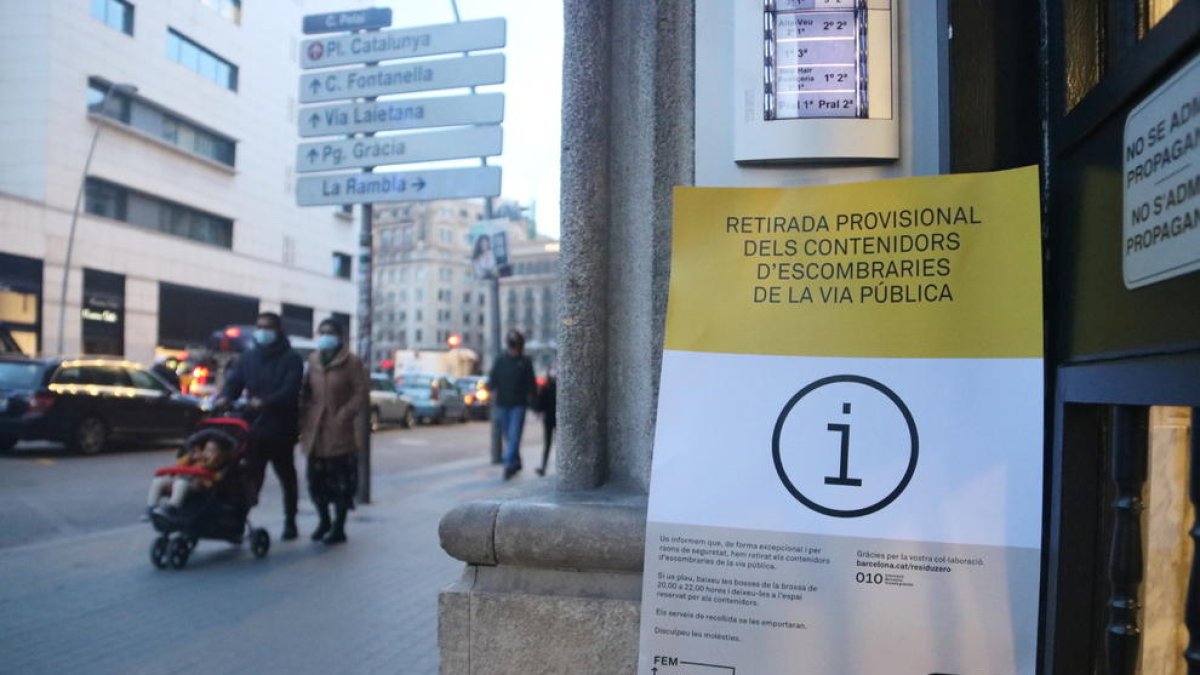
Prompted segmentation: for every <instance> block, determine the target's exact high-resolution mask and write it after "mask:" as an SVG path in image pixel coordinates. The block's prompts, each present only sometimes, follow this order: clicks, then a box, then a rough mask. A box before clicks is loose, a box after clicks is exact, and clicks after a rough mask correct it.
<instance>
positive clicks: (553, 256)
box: [372, 200, 558, 365]
mask: <svg viewBox="0 0 1200 675" xmlns="http://www.w3.org/2000/svg"><path fill="white" fill-rule="evenodd" d="M485 214H486V207H485V204H484V202H483V201H482V200H446V201H436V202H409V203H403V204H378V205H376V207H375V208H374V237H373V242H374V258H373V261H374V278H373V280H372V289H373V293H374V296H373V314H372V330H373V335H372V350H373V351H374V354H373V357H374V358H373V360H374V362H375V364H377V365H378V364H380V363H381V362H382V361H385V360H387V359H390V358H391V357H392V355H393V354H394V353H395V352H396V350H400V349H413V350H442V349H447V348H448V342H449V340H450V338H451V336H458V337H459V338H460V339H461V342H460V345H459V346H461V347H463V348H466V349H470V350H472V351H474V352H476V353H477V354H479V355H481V356H482V355H486V354H489V353H491V349H492V347H491V345H490V339H491V338H490V335H491V332H490V326H491V321H492V320H491V314H490V312H491V310H490V308H489V307H488V294H489V293H488V286H487V282H486V281H484V280H480V279H477V278H476V277H475V275H474V273H473V271H472V269H471V259H470V258H471V228H472V227H473V226H474V225H476V224H477V223H479V222H480V221H482V220H484V219H485ZM522 214H523V211H522V210H521V209H520V208H519V207H518V206H517V205H515V204H511V203H501V204H498V205H497V206H496V208H495V214H494V215H496V217H498V218H509V222H510V225H509V233H508V234H509V237H508V240H509V242H510V248H511V251H510V263H511V266H512V269H513V276H511V277H506V278H504V279H503V280H502V281H501V293H500V315H501V317H502V318H501V327H502V328H504V329H505V330H507V329H509V328H517V329H519V330H521V331H522V332H523V333H525V334H526V335H528V336H529V340H530V347H531V348H537V349H539V350H542V351H545V350H546V349H547V348H550V349H553V348H554V346H556V345H557V342H556V339H555V335H554V307H555V305H554V299H553V293H554V292H553V286H554V284H555V279H556V274H555V272H556V269H557V251H558V249H557V242H555V241H554V240H553V239H551V238H549V237H546V236H544V235H538V234H537V233H536V225H535V224H534V223H533V222H532V221H531V220H528V219H526V218H524V216H523V215H522Z"/></svg>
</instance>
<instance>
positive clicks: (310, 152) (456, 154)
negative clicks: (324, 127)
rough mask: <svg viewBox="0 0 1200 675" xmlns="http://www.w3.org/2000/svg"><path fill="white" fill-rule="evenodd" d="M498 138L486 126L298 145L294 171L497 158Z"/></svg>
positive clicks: (497, 130)
mask: <svg viewBox="0 0 1200 675" xmlns="http://www.w3.org/2000/svg"><path fill="white" fill-rule="evenodd" d="M501 135H502V132H501V131H500V127H499V126H486V127H466V128H463V129H449V130H447V131H433V132H429V133H416V134H400V135H394V136H375V137H372V138H353V139H350V140H346V141H321V142H317V143H301V144H300V146H299V147H298V148H297V149H296V170H297V171H299V172H301V173H308V172H312V171H338V170H340V169H352V168H356V167H361V166H384V165H386V164H407V163H411V162H433V161H437V160H443V159H463V158H465V157H491V156H493V155H498V154H500V150H501V147H502V138H501Z"/></svg>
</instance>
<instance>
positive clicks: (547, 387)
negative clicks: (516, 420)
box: [534, 366, 558, 476]
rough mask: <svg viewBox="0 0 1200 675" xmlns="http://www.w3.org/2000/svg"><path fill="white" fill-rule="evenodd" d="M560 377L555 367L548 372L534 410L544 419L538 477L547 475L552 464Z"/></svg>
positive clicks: (551, 367)
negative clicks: (547, 467)
mask: <svg viewBox="0 0 1200 675" xmlns="http://www.w3.org/2000/svg"><path fill="white" fill-rule="evenodd" d="M557 399H558V377H557V373H556V372H555V369H554V366H550V367H549V368H548V369H547V370H546V383H545V384H543V385H542V386H540V387H538V393H537V404H536V405H535V406H534V410H536V411H537V413H538V415H540V416H541V418H542V466H541V467H539V468H537V469H534V470H535V471H537V475H539V476H545V475H546V465H547V464H548V463H549V462H550V444H551V443H552V442H553V441H554V430H555V429H556V428H557V427H558V401H557Z"/></svg>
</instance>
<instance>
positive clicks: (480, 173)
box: [296, 166, 500, 206]
mask: <svg viewBox="0 0 1200 675" xmlns="http://www.w3.org/2000/svg"><path fill="white" fill-rule="evenodd" d="M499 194H500V167H498V166H480V167H473V168H469V169H431V170H429V171H386V172H379V173H342V174H327V175H320V176H302V177H300V178H299V179H298V180H297V181H296V203H297V204H298V205H299V206H322V205H338V204H368V203H374V202H410V201H427V200H431V199H467V198H470V197H496V196H499Z"/></svg>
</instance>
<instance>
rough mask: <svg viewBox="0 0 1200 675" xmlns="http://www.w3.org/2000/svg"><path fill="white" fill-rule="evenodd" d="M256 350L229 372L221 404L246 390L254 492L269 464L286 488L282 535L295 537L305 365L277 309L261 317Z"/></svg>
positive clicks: (243, 355) (260, 486) (257, 324)
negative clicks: (288, 335)
mask: <svg viewBox="0 0 1200 675" xmlns="http://www.w3.org/2000/svg"><path fill="white" fill-rule="evenodd" d="M254 344H255V346H254V348H253V349H251V350H250V351H247V352H246V353H245V354H242V356H241V358H240V359H238V362H237V364H236V365H235V366H234V367H233V368H232V369H231V370H230V371H229V374H228V376H227V379H226V380H225V388H224V389H223V390H222V392H221V397H220V398H219V399H218V400H217V407H218V408H222V407H225V406H227V405H228V402H229V401H233V400H236V399H237V398H238V397H240V396H241V395H242V392H243V391H245V393H246V397H247V400H248V402H247V407H248V409H249V412H250V415H251V418H252V420H251V430H250V447H251V452H250V470H251V474H250V475H251V476H252V477H253V478H254V481H255V491H256V493H257V492H258V491H260V490H262V484H263V480H264V479H265V478H266V472H267V462H270V463H271V466H272V467H273V468H274V469H275V475H276V476H278V477H279V484H280V485H281V486H282V487H283V515H284V516H285V518H286V523H285V524H284V527H283V535H282V539H284V540H288V539H295V538H296V506H297V502H298V500H299V487H298V485H297V481H296V456H295V447H296V440H297V438H298V436H299V428H300V383H301V380H302V378H303V377H304V363H303V361H301V359H300V355H299V354H297V353H296V352H294V351H292V345H291V343H290V342H288V339H287V336H286V335H284V333H283V322H282V321H281V320H280V318H279V315H278V314H275V313H274V312H263V313H262V314H259V315H258V320H257V321H256V322H255V324H254Z"/></svg>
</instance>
